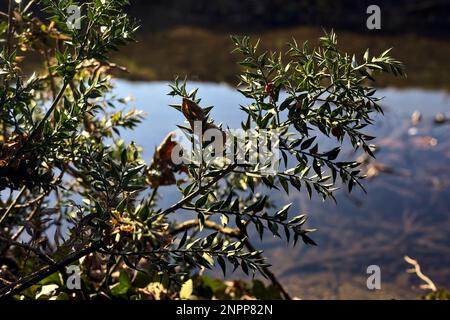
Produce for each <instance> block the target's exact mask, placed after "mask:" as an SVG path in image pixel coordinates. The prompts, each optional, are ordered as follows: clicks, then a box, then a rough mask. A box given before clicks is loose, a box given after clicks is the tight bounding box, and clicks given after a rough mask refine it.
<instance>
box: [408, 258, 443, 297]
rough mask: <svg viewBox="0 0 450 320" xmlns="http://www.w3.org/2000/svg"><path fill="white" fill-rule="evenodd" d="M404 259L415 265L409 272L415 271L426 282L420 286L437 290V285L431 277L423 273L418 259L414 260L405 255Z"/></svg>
mask: <svg viewBox="0 0 450 320" xmlns="http://www.w3.org/2000/svg"><path fill="white" fill-rule="evenodd" d="M404 259H405V261H406V262H407V263H409V264H411V265H412V266H413V267H414V268H413V269H409V270H408V272H409V273H415V274H416V275H417V276H418V277H419V278H420V279H421V280H423V281H424V282H425V283H426V284H424V285H421V286H420V287H421V288H422V289H430V290H431V291H433V292H436V291H437V287H436V285H435V284H434V282H433V281H432V280H431V279H430V278H428V277H427V276H426V275H424V274H423V273H422V270H421V268H420V265H419V263H418V262H417V260H414V259H412V258H410V257H408V256H405V257H404Z"/></svg>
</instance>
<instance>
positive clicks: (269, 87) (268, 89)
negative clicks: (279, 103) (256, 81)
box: [264, 82, 273, 94]
mask: <svg viewBox="0 0 450 320" xmlns="http://www.w3.org/2000/svg"><path fill="white" fill-rule="evenodd" d="M272 91H273V83H272V82H269V83H268V84H266V85H265V87H264V92H265V93H269V94H270V93H272Z"/></svg>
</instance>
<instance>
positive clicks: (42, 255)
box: [0, 236, 55, 265]
mask: <svg viewBox="0 0 450 320" xmlns="http://www.w3.org/2000/svg"><path fill="white" fill-rule="evenodd" d="M0 240H2V241H4V242H7V243H8V244H10V245H13V246H16V247H21V248H23V249H25V250H29V251H31V252H33V253H34V254H36V256H38V257H39V258H40V259H41V260H42V261H44V262H46V263H47V264H49V265H53V264H55V261H54V260H53V259H52V258H50V257H49V256H48V255H46V254H45V253H43V252H41V251H40V250H39V249H37V248H34V247H32V246H30V245H28V244H26V243H21V242H17V241H15V240H13V239H9V238H6V237H3V236H0Z"/></svg>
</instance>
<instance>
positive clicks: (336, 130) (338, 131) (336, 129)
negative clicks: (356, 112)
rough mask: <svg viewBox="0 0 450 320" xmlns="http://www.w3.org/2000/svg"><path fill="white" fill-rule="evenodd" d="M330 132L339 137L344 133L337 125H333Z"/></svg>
mask: <svg viewBox="0 0 450 320" xmlns="http://www.w3.org/2000/svg"><path fill="white" fill-rule="evenodd" d="M331 134H332V135H333V136H335V137H338V138H339V137H340V136H342V135H343V134H344V132H343V131H342V129H341V128H339V127H334V128H332V129H331Z"/></svg>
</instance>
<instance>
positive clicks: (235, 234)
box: [171, 219, 292, 300]
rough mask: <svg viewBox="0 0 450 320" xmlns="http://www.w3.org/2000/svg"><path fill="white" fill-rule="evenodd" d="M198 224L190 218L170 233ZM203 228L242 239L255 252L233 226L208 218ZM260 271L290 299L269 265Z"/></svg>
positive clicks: (259, 256)
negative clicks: (226, 225) (223, 224)
mask: <svg viewBox="0 0 450 320" xmlns="http://www.w3.org/2000/svg"><path fill="white" fill-rule="evenodd" d="M198 225H199V221H198V219H192V220H188V221H185V222H183V223H180V224H179V225H177V226H176V227H175V228H174V230H172V232H171V234H172V235H175V234H178V233H180V232H183V231H185V230H188V229H190V228H193V227H195V226H198ZM204 226H205V228H208V229H212V230H216V231H218V232H220V233H222V234H224V235H227V236H230V237H233V238H237V239H240V240H244V244H245V246H246V247H247V249H248V250H249V251H251V252H256V251H257V250H256V249H255V247H253V245H252V244H251V243H250V241H249V240H248V239H246V238H245V237H244V236H243V235H242V233H241V231H240V230H239V229H237V228H236V229H233V228H226V227H222V226H221V225H219V224H217V223H215V222H213V221H210V220H206V221H205V223H204ZM256 257H257V258H258V259H263V256H262V255H261V254H258V255H257V256H256ZM262 271H263V272H264V274H265V275H266V276H267V277H268V278H269V279H270V281H271V282H272V284H273V285H274V286H275V287H277V288H278V290H280V292H281V294H282V295H283V297H284V298H285V299H286V300H292V298H291V296H290V295H289V293H288V292H287V291H286V289H285V288H284V287H283V285H282V284H281V283H280V281H278V279H277V277H276V276H275V274H274V273H273V272H272V271H271V270H270V269H269V267H263V268H262Z"/></svg>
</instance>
